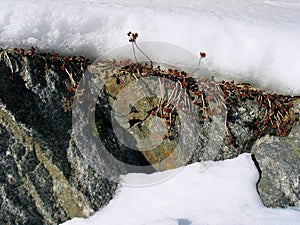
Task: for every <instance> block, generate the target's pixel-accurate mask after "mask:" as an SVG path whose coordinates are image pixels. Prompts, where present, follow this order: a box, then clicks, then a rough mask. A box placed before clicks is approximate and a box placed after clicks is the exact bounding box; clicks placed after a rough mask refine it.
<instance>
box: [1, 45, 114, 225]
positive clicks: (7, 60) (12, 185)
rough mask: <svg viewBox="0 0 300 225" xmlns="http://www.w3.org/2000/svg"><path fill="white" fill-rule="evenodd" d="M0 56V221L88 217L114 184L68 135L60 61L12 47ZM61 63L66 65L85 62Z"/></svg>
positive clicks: (67, 109) (64, 76) (35, 221)
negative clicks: (81, 151)
mask: <svg viewBox="0 0 300 225" xmlns="http://www.w3.org/2000/svg"><path fill="white" fill-rule="evenodd" d="M0 56H1V57H0V59H1V60H0V74H1V75H0V192H1V196H0V205H1V211H0V224H7V225H8V224H9V225H10V224H28V225H32V224H58V223H62V222H64V221H66V220H68V219H70V218H73V217H88V216H89V215H91V214H92V213H94V212H95V211H97V210H99V208H101V207H102V206H104V205H105V204H106V203H107V202H108V201H109V200H110V199H111V198H112V196H113V194H114V191H115V189H116V185H117V184H116V183H114V182H111V181H109V180H108V179H107V178H105V177H104V176H102V175H101V174H99V173H98V172H97V171H95V170H94V169H93V168H91V167H90V166H89V165H88V164H87V163H86V162H85V160H84V158H83V157H82V155H81V154H80V152H79V150H78V148H77V146H76V144H75V143H74V141H73V140H72V138H71V131H72V130H71V128H72V117H71V110H70V107H69V105H68V104H67V103H68V102H67V101H70V98H71V97H72V94H73V95H74V93H73V90H68V87H69V86H70V85H72V80H71V79H70V76H69V75H68V73H67V71H66V70H65V69H64V68H63V66H62V64H63V63H66V61H65V60H64V59H63V58H62V57H59V56H57V55H51V54H36V55H35V54H33V55H24V53H20V52H18V51H14V50H8V51H0ZM80 64H81V65H80ZM46 66H48V68H47V69H46ZM66 66H67V67H66V68H67V69H68V70H69V71H72V70H71V69H72V68H73V70H75V68H80V66H82V67H84V68H85V67H86V62H85V61H84V60H83V61H81V62H80V60H79V59H76V60H71V61H70V60H69V63H68V65H66ZM70 66H72V67H70ZM73 74H74V73H73ZM77 75H78V76H79V75H80V73H77ZM75 78H76V76H74V79H75ZM79 78H80V77H77V79H79Z"/></svg>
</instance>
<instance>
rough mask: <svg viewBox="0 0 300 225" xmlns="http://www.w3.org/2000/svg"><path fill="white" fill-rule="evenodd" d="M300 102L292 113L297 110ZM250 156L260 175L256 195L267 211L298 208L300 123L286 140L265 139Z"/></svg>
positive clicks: (281, 138)
mask: <svg viewBox="0 0 300 225" xmlns="http://www.w3.org/2000/svg"><path fill="white" fill-rule="evenodd" d="M299 106H300V101H298V102H296V103H295V107H294V108H295V110H298V111H299V109H300V107H299ZM251 152H252V153H253V154H254V156H255V159H256V160H257V163H258V167H259V169H260V171H261V178H260V180H259V182H258V192H259V194H260V196H261V198H262V201H263V203H264V204H265V205H266V206H270V207H287V206H297V207H300V122H299V121H298V123H297V124H296V125H295V126H294V127H293V128H292V130H291V132H290V134H289V135H288V136H287V137H275V136H269V135H267V136H265V137H263V138H261V139H259V140H258V141H257V142H256V143H255V144H254V146H253V147H252V150H251Z"/></svg>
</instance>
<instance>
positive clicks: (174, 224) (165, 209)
mask: <svg viewBox="0 0 300 225" xmlns="http://www.w3.org/2000/svg"><path fill="white" fill-rule="evenodd" d="M207 163H208V162H204V163H194V164H191V165H188V166H186V167H184V168H181V169H179V172H178V173H177V174H176V176H173V177H170V178H169V179H168V180H165V181H164V182H162V183H159V184H154V185H147V186H140V187H135V186H130V185H123V186H122V187H120V188H119V190H118V193H117V195H116V196H115V197H114V199H113V200H111V201H110V203H109V204H108V205H107V206H106V207H104V208H103V209H102V210H100V211H98V212H97V213H96V214H95V215H93V216H92V217H90V218H89V219H82V218H75V219H72V220H71V221H68V222H66V223H64V225H81V224H86V225H98V224H101V225H110V224H111V225H116V224H122V225H200V224H212V225H216V224H218V225H221V224H224V225H225V224H226V225H229V224H232V225H233V224H235V225H236V224H243V225H246V224H249V225H253V224H256V225H260V224H262V225H268V224H270V225H279V224H282V225H283V224H284V225H289V224H290V225H291V224H295V225H296V224H298V225H299V224H300V210H299V209H298V210H297V209H295V208H288V209H270V208H266V207H264V206H263V204H262V202H261V200H260V198H259V196H258V194H257V191H256V182H257V180H258V178H259V174H258V171H257V169H256V167H255V165H254V162H253V161H252V159H251V155H250V154H242V155H240V156H239V157H237V158H235V159H230V160H225V161H220V162H210V166H209V167H207ZM203 168H206V170H203ZM168 172H169V171H165V172H160V173H156V174H151V175H146V174H128V175H125V176H123V177H122V179H123V180H124V181H125V182H124V183H128V180H130V181H132V180H133V179H136V180H137V181H139V180H140V179H141V177H142V179H144V180H145V178H146V177H147V178H148V181H149V183H151V182H152V180H153V179H155V176H159V177H161V176H162V175H163V174H164V173H168ZM168 175H169V174H166V176H168Z"/></svg>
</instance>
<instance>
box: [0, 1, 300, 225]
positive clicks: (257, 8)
mask: <svg viewBox="0 0 300 225" xmlns="http://www.w3.org/2000/svg"><path fill="white" fill-rule="evenodd" d="M128 31H134V32H138V33H139V39H138V42H139V43H141V42H144V43H147V42H149V41H150V42H151V43H152V45H151V46H152V47H151V46H150V47H151V48H152V50H151V49H147V52H148V51H152V53H151V54H150V56H153V57H155V55H156V56H157V55H160V56H162V55H165V58H168V59H169V63H173V64H174V63H175V60H178V61H182V62H183V63H186V64H188V63H190V64H193V63H194V65H195V66H196V63H197V60H196V61H195V62H194V61H193V59H190V58H189V57H190V55H192V56H193V57H197V56H198V54H199V52H200V51H205V52H206V53H207V57H206V58H205V60H203V62H202V65H201V68H202V71H210V72H211V74H213V75H215V76H216V77H220V78H226V79H234V80H238V81H245V82H250V83H252V84H253V83H254V84H256V85H257V86H259V87H261V88H265V89H267V90H271V91H276V92H279V93H281V94H284V93H285V94H294V95H300V85H299V84H300V51H299V50H300V42H299V40H300V1H298V0H243V1H239V0H226V1H220V0H199V1H196V0H176V1H171V0H167V1H158V0H152V1H151V0H148V1H137V0H110V1H103V0H74V1H72V2H70V1H66V0H53V1H49V0H39V1H36V0H27V1H21V0H14V1H7V0H0V47H1V48H6V47H30V46H31V45H35V46H37V47H38V49H40V50H46V51H56V52H59V53H61V54H76V55H79V54H82V55H86V56H89V57H92V58H98V57H103V56H104V54H105V53H107V52H110V51H114V50H115V49H116V48H118V47H122V46H124V45H126V46H128V45H129V43H128V37H127V36H126V34H127V32H128ZM141 44H142V43H141ZM146 47H147V45H145V48H146ZM148 47H149V45H148ZM144 50H145V49H144ZM122 54H125V56H126V54H128V56H129V55H130V56H132V52H130V51H128V52H127V53H126V52H125V53H124V52H123V53H122ZM193 57H192V58H193ZM184 61H186V62H184ZM191 62H192V63H191ZM176 63H177V62H176ZM190 66H191V67H192V65H190ZM200 72H201V71H200ZM206 168H207V169H206ZM162 177H163V178H166V179H162ZM162 180H163V182H157V181H162ZM257 180H258V172H257V170H256V168H255V166H254V163H253V162H252V161H251V157H250V155H248V154H244V155H241V156H239V157H238V158H236V159H233V160H227V161H223V162H211V166H209V167H207V162H203V163H196V164H192V165H189V166H186V167H184V168H181V169H180V170H178V171H177V170H176V171H165V172H162V173H156V174H152V175H146V174H128V175H126V176H124V177H123V181H124V182H123V184H124V186H122V187H120V189H119V190H118V193H117V195H116V196H115V197H114V199H113V200H112V201H111V202H110V203H109V205H107V206H106V207H104V208H103V209H101V210H100V211H99V212H97V213H96V214H95V215H94V216H92V217H91V218H89V219H79V218H77V219H73V220H71V221H69V222H66V223H65V224H67V225H71V224H72V225H75V224H89V225H92V224H101V225H106V224H113V225H116V224H122V225H126V224H128V225H129V224H130V225H134V224H139V225H142V224H143V225H175V224H176V225H177V224H178V225H196V224H197V225H199V224H214V225H215V224H226V225H228V224H229V225H230V224H263V225H267V224H272V225H273V224H276V225H277V224H285V225H286V224H300V222H299V221H300V211H299V210H297V209H293V208H289V209H269V208H265V207H264V206H263V205H262V203H261V200H260V198H259V196H258V194H257V191H256V182H257ZM125 184H139V185H125ZM147 184H148V185H147ZM149 184H151V185H149Z"/></svg>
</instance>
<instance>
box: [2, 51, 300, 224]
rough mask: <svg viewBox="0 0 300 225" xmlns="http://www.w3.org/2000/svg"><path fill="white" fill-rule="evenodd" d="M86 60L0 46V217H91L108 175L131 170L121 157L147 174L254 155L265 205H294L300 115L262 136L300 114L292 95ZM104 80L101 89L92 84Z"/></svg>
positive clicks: (52, 220) (109, 185)
mask: <svg viewBox="0 0 300 225" xmlns="http://www.w3.org/2000/svg"><path fill="white" fill-rule="evenodd" d="M89 64H90V63H89V62H88V60H86V59H85V58H84V57H60V56H59V55H57V54H44V53H36V51H35V49H34V48H32V49H30V50H29V51H27V52H25V51H24V50H22V49H14V50H1V51H0V164H1V166H0V191H1V197H0V205H1V211H0V224H57V223H62V222H64V221H66V220H68V219H70V218H73V217H88V216H89V215H91V214H92V213H94V212H95V211H97V210H99V209H100V208H101V207H103V206H104V205H105V204H106V203H108V202H109V200H110V199H111V198H112V197H113V195H114V193H115V190H116V187H117V183H118V180H114V179H109V178H111V177H108V175H111V176H114V175H116V174H124V173H127V172H135V170H132V168H131V167H128V166H126V165H130V166H134V167H141V168H143V170H141V171H142V172H147V173H151V172H154V171H155V170H156V171H161V170H165V169H170V168H174V167H178V166H182V165H185V164H187V163H192V162H196V161H203V160H213V159H214V160H223V159H228V158H233V157H236V156H238V155H239V154H241V153H243V152H251V151H252V152H253V153H254V154H255V157H256V159H257V162H258V164H259V168H260V169H261V171H262V178H261V180H260V183H259V184H258V188H259V192H260V195H261V196H262V199H263V201H264V203H265V204H266V205H268V206H287V205H299V174H300V168H299V147H300V146H299V132H300V131H299V130H300V127H299V122H298V123H297V126H295V127H294V128H293V130H292V133H290V135H289V136H288V137H277V136H276V137H274V136H272V137H269V136H266V135H269V134H271V135H278V136H287V134H288V133H289V131H290V129H291V128H292V127H293V126H294V124H295V123H296V122H297V120H299V114H297V113H298V112H299V111H300V109H299V108H296V107H294V109H292V108H291V107H292V101H294V100H295V99H296V98H292V97H289V96H277V95H275V94H268V93H265V92H263V91H261V90H257V89H255V88H254V87H251V86H250V85H248V84H235V83H234V82H218V81H214V80H195V79H194V78H193V77H192V76H190V75H188V74H186V73H184V72H179V71H177V70H175V69H169V70H168V69H165V70H164V69H163V68H160V67H155V68H154V67H149V66H141V65H136V64H132V63H130V62H127V63H123V62H122V63H119V62H115V61H114V62H101V61H98V62H96V63H94V64H93V65H89ZM88 65H89V67H88ZM87 67H88V68H89V69H88V71H86V73H85V75H84V76H83V71H84V70H85V69H86V68H87ZM99 78H100V81H101V82H102V83H101V82H100V83H101V84H102V86H101V88H100V89H99V87H93V86H90V85H91V84H90V83H89V82H91V83H95V82H97V79H99ZM82 81H83V82H82ZM86 85H88V86H86ZM157 93H160V94H161V95H162V96H163V97H159V95H158V94H157ZM93 95H96V98H93V97H92V96H93ZM76 116H78V117H76ZM91 121H92V122H91ZM78 138H79V139H80V138H81V140H80V141H78ZM95 140H101V143H102V145H101V146H104V147H105V150H106V151H107V153H106V155H101V154H100V153H99V151H98V149H97V145H93V144H90V143H91V142H93V141H95ZM255 141H256V144H255V145H254V147H252V145H253V144H254V142H255ZM79 145H81V146H79ZM287 146H288V147H287ZM251 147H252V148H251ZM82 149H84V151H82ZM149 150H150V151H149ZM84 153H87V154H86V155H85V154H84ZM114 159H117V161H120V162H124V165H125V166H124V165H121V166H120V165H119V164H115V163H113V160H114ZM89 160H90V161H92V162H94V165H96V166H91V165H92V164H90V163H88V161H89ZM95 162H96V163H95ZM270 165H272V166H270ZM278 171H280V173H278ZM110 172H111V173H112V174H109V173H110ZM274 177H275V178H276V177H278V179H275V178H274ZM276 195H278V196H280V197H279V198H278V197H276Z"/></svg>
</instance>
